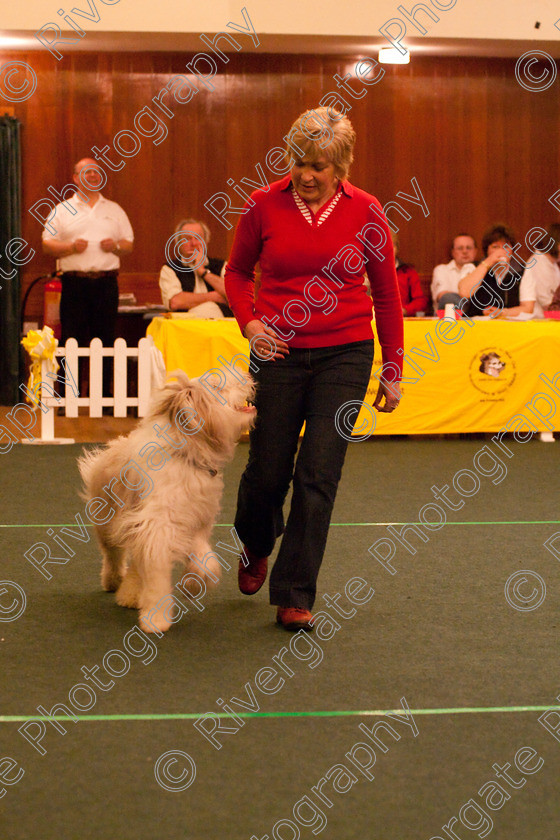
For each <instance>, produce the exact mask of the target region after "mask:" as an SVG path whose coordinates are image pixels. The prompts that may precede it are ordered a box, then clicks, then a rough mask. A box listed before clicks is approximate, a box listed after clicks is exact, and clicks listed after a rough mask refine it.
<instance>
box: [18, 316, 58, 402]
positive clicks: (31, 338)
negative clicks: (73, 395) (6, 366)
mask: <svg viewBox="0 0 560 840" xmlns="http://www.w3.org/2000/svg"><path fill="white" fill-rule="evenodd" d="M21 343H22V344H23V346H24V348H25V350H26V351H27V352H28V353H29V355H30V357H31V364H30V365H29V380H28V382H27V388H28V393H27V395H26V399H27V402H28V403H30V404H31V405H32V406H33V411H37V408H38V407H39V392H40V390H41V382H42V373H41V364H42V362H44V361H46V362H47V373H53V374H56V372H57V370H58V368H59V367H60V365H59V364H58V362H57V360H56V356H55V352H56V349H57V347H58V339H57V338H55V337H54V333H53V331H52V329H51V328H50V327H43V329H42V330H29V332H28V333H27V335H26V336H25V338H22V340H21ZM30 394H31V395H32V396H31V397H30V396H29V395H30Z"/></svg>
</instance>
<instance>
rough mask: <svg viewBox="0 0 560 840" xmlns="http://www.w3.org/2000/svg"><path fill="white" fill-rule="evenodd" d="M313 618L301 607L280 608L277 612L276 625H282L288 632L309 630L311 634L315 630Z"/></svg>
mask: <svg viewBox="0 0 560 840" xmlns="http://www.w3.org/2000/svg"><path fill="white" fill-rule="evenodd" d="M312 621H313V616H312V614H311V613H310V612H309V610H303V609H300V608H299V607H278V610H277V612H276V623H277V624H281V625H282V627H284V628H285V629H286V630H307V631H308V632H311V631H312V630H314V629H315V628H314V627H313V624H312V623H311V622H312Z"/></svg>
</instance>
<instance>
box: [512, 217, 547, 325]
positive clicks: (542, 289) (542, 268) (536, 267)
mask: <svg viewBox="0 0 560 840" xmlns="http://www.w3.org/2000/svg"><path fill="white" fill-rule="evenodd" d="M559 243H560V225H559V224H552V225H549V226H548V227H547V229H546V236H543V238H542V239H540V240H539V241H538V242H537V244H536V245H535V253H534V254H531V258H530V259H529V260H527V267H526V269H525V271H524V272H523V277H522V279H521V285H520V287H519V306H514V307H510V308H508V309H504V314H506V315H509V316H515V315H519V314H520V313H522V312H527V313H530V314H532V315H533V317H534V318H544V310H545V309H547V308H548V307H549V306H550V304H551V303H552V299H553V297H554V293H555V291H556V289H557V288H558V287H559V286H560V268H559V267H558V262H557V260H558V246H559Z"/></svg>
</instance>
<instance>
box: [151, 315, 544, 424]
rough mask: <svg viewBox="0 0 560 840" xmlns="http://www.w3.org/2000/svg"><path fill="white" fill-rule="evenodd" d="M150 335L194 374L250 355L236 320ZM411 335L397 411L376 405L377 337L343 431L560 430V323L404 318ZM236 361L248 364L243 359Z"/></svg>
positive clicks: (175, 323)
mask: <svg viewBox="0 0 560 840" xmlns="http://www.w3.org/2000/svg"><path fill="white" fill-rule="evenodd" d="M373 328H374V332H375V323H373ZM147 332H148V335H151V336H153V339H154V341H155V344H156V346H157V347H158V348H159V349H160V350H161V352H162V353H163V357H164V360H165V366H166V369H167V370H168V371H172V370H174V369H176V368H182V369H183V370H184V371H186V373H187V374H188V375H189V376H191V377H195V376H201V375H202V374H204V373H205V372H206V371H208V370H211V369H212V368H216V367H220V365H223V364H224V363H225V362H230V361H231V360H232V359H233V357H234V356H236V355H237V354H244V355H245V356H248V354H249V344H248V342H247V340H246V339H245V338H243V336H242V335H241V333H240V332H239V327H238V326H237V323H236V321H235V320H233V319H224V320H216V321H203V320H198V319H194V318H192V319H180V318H154V319H153V321H152V322H151V324H150V325H149V327H148V331H147ZM404 335H405V342H404V367H403V375H404V378H403V383H402V393H403V399H402V402H401V404H400V406H399V408H398V409H397V410H396V411H395V412H393V413H392V414H388V415H385V414H380V413H378V412H376V411H374V409H373V408H371V405H372V403H373V400H374V398H375V393H376V391H377V386H378V380H377V379H376V378H375V376H374V372H375V371H379V370H380V368H381V351H380V348H379V343H378V340H377V335H375V359H374V364H373V368H372V378H371V380H370V385H369V388H368V392H367V396H366V398H365V400H364V406H363V407H362V409H361V410H360V412H359V415H358V416H357V417H356V418H355V415H356V413H357V409H356V407H354V408H352V407H349V408H348V409H347V412H348V416H347V417H346V418H345V422H342V423H341V428H343V429H345V428H346V427H347V423H348V421H349V420H351V421H354V419H356V425H355V431H354V434H355V435H357V434H360V435H369V434H372V433H373V434H439V433H459V432H497V431H500V430H502V429H506V430H507V431H511V432H516V431H520V432H522V431H535V432H541V431H560V321H553V320H535V321H524V322H514V321H505V320H493V321H488V320H476V319H475V320H474V321H470V320H460V321H457V322H455V323H454V322H450V321H441V320H438V319H434V318H426V319H424V318H414V319H407V320H405V333H404ZM236 364H238V365H239V367H240V368H243V369H245V370H246V369H247V363H246V362H245V363H244V361H243V359H241V358H239V359H238V360H237V362H236ZM263 364H266V363H263ZM269 364H273V362H270V363H269Z"/></svg>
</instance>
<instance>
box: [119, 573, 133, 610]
mask: <svg viewBox="0 0 560 840" xmlns="http://www.w3.org/2000/svg"><path fill="white" fill-rule="evenodd" d="M115 600H116V602H117V604H118V605H119V607H129V609H138V606H139V604H138V592H136V590H135V589H134V588H133V587H132V586H131V585H130V584H129V583H128V580H127V579H126V578H125V579H124V580H123V582H122V583H121V585H120V586H119V587H118V589H117V594H116V595H115Z"/></svg>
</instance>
